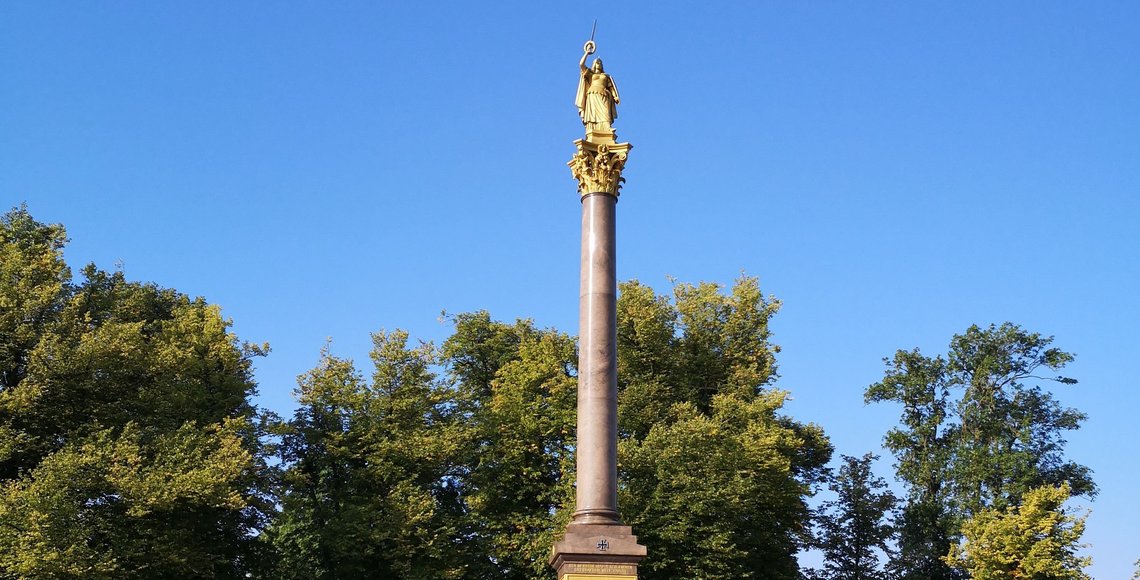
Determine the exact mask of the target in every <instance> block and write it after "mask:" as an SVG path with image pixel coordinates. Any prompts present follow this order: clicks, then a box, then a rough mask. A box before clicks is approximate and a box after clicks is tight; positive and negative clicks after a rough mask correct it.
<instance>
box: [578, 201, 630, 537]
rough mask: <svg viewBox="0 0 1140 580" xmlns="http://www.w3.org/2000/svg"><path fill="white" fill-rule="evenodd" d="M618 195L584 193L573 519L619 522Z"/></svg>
mask: <svg viewBox="0 0 1140 580" xmlns="http://www.w3.org/2000/svg"><path fill="white" fill-rule="evenodd" d="M616 206H617V197H616V196H615V195H612V194H608V193H593V194H588V195H586V196H584V197H583V198H582V277H581V287H580V288H581V290H580V293H579V310H578V316H579V318H578V329H579V333H578V348H579V352H578V448H577V466H578V469H577V471H578V488H577V506H576V508H577V509H576V510H575V512H574V522H576V523H582V524H617V523H619V522H620V520H619V517H618V509H617V274H616V270H617V254H616V235H615V218H616V211H615V210H616Z"/></svg>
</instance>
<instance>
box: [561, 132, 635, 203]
mask: <svg viewBox="0 0 1140 580" xmlns="http://www.w3.org/2000/svg"><path fill="white" fill-rule="evenodd" d="M574 144H575V145H577V147H578V151H577V152H575V153H574V156H573V157H571V158H570V161H569V163H567V165H569V166H570V173H571V174H572V175H573V176H574V179H577V180H578V194H579V195H582V196H585V195H587V194H591V193H608V194H610V195H612V196H614V197H617V196H618V195H619V192H620V190H621V184H622V182H623V181H625V178H624V177H622V176H621V172H622V170H623V169H625V160H626V158H628V157H629V150H630V149H631V148H632V146H631V145H630V144H629V143H594V142H591V141H589V140H585V139H579V140H577V141H575V142H574Z"/></svg>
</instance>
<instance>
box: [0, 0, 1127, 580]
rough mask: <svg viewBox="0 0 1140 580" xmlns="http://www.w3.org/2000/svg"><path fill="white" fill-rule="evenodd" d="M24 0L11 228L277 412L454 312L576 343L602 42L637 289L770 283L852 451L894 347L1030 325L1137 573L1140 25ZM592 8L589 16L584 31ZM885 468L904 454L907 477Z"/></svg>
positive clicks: (2, 66)
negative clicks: (23, 225) (221, 366)
mask: <svg viewBox="0 0 1140 580" xmlns="http://www.w3.org/2000/svg"><path fill="white" fill-rule="evenodd" d="M582 6H583V5H582V4H581V3H574V4H571V3H566V4H565V7H559V6H556V5H555V4H554V3H462V4H461V3H455V4H444V3H428V2H423V3H413V2H406V3H379V2H376V3H365V2H341V3H335V4H330V3H316V2H304V3H302V2H293V3H272V4H271V3H250V2H245V3H223V2H196V3H180V4H175V3H153V2H114V3H111V2H107V3H80V2H64V3H55V2H37V3H32V2H6V3H3V4H0V70H2V71H3V85H2V86H3V89H2V90H0V202H3V205H4V206H5V207H11V206H13V205H16V204H18V203H20V202H24V201H26V202H27V203H28V206H29V209H30V210H31V211H32V213H33V215H35V216H36V217H37V218H38V219H40V220H41V221H48V222H60V223H63V224H65V225H66V226H67V228H68V231H69V233H70V236H71V238H72V240H73V241H72V243H71V245H70V246H69V247H68V250H67V257H68V260H69V261H70V263H71V264H72V265H73V266H74V267H76V268H78V266H80V265H81V264H83V263H86V262H89V261H94V262H95V263H97V264H99V265H100V266H102V267H104V268H108V269H110V268H114V267H115V264H116V263H121V264H122V267H123V268H124V270H125V271H126V274H127V275H128V277H130V278H133V279H141V280H148V281H154V282H157V283H159V284H161V285H164V286H170V287H174V288H178V289H179V290H181V291H183V292H186V293H189V294H192V295H203V296H206V297H207V298H208V299H209V300H211V301H213V302H216V303H218V304H221V305H222V306H223V308H224V311H225V313H226V314H227V316H229V317H232V318H233V320H234V327H235V329H236V331H237V333H238V334H239V336H240V337H242V338H243V339H246V340H251V341H258V342H260V341H268V342H270V343H271V345H272V347H273V353H272V354H271V355H270V356H269V357H268V358H266V359H264V360H261V361H258V368H257V378H258V381H259V383H260V385H261V398H260V400H261V403H262V404H263V405H265V406H266V407H269V408H272V409H275V410H278V411H280V412H288V411H289V410H290V409H291V407H292V400H291V396H290V391H291V389H292V388H293V386H294V384H295V383H294V378H295V377H296V375H298V374H300V373H302V372H304V371H305V370H306V369H308V368H309V367H311V366H312V365H313V364H314V363H315V362H316V360H317V357H318V354H319V350H320V348H321V347H322V345H324V344H325V342H326V340H327V338H328V337H331V338H332V341H333V342H332V350H333V352H334V353H335V354H338V355H342V356H349V357H353V358H356V359H357V360H366V359H365V356H364V355H365V353H366V352H367V348H368V345H369V333H370V332H372V331H375V330H377V329H380V328H388V329H392V328H397V327H399V328H406V329H408V330H409V331H410V332H411V333H412V334H413V336H416V337H420V338H422V339H425V340H436V341H438V340H440V339H442V338H444V337H446V336H447V334H448V331H449V328H448V326H447V325H446V324H443V323H441V322H440V321H439V313H440V311H441V310H447V311H449V312H463V311H468V310H473V309H480V308H485V309H488V310H490V311H491V313H492V314H493V315H494V316H495V317H497V318H500V319H505V320H511V319H514V318H515V317H529V318H533V319H534V320H535V321H536V323H537V324H539V325H540V326H553V327H557V328H559V329H562V330H565V331H568V332H571V333H573V332H576V325H577V318H576V316H577V314H576V308H577V279H578V272H577V268H578V235H579V232H578V228H579V216H578V211H579V203H578V199H577V196H576V195H575V190H574V182H573V180H572V179H571V178H570V175H569V170H568V169H567V168H566V166H565V163H566V161H567V160H568V159H569V157H570V155H571V153H572V152H573V146H572V145H571V141H572V140H573V139H575V138H577V137H578V136H579V135H580V134H581V131H582V128H581V124H580V123H579V121H578V118H577V114H576V111H575V109H574V105H573V96H574V88H575V83H576V78H577V77H576V75H577V72H576V68H577V61H578V58H579V57H580V55H581V52H580V51H581V46H582V43H583V41H584V40H585V39H586V37H587V36H588V35H589V31H590V25H591V23H592V21H593V19H594V18H598V19H599V24H598V32H597V41H598V47H599V55H600V56H602V57H603V58H604V59H605V62H606V68H607V71H608V72H610V73H612V74H613V75H614V78H615V79H616V82H617V85H618V88H619V89H620V92H621V96H622V103H621V106H620V108H619V119H618V122H617V123H616V127H617V130H618V133H619V135H620V136H621V137H622V138H623V139H625V140H629V141H631V142H632V143H633V144H634V150H633V152H632V156H631V159H630V162H629V165H628V168H627V170H626V177H627V180H628V181H627V184H626V186H625V189H624V190H623V195H622V198H621V203H620V204H619V206H618V212H619V240H618V245H619V265H618V271H619V276H620V277H621V278H622V279H629V278H637V279H640V280H641V281H643V282H645V283H647V284H650V285H653V286H654V287H656V288H658V289H659V290H662V291H668V289H669V287H670V285H669V282H668V278H667V277H669V276H673V277H675V278H676V279H678V280H680V281H686V282H697V281H701V280H710V281H717V282H721V283H724V284H728V283H731V281H732V280H733V279H734V278H736V277H737V276H738V275H739V274H740V273H741V272H742V271H743V272H745V273H747V274H749V275H756V276H759V277H760V279H761V284H762V286H763V287H764V289H765V291H766V292H769V293H772V294H775V295H776V296H777V297H779V298H780V299H781V300H782V301H783V302H784V308H783V310H782V311H781V312H780V314H779V315H778V316H777V318H776V319H775V321H774V323H773V327H774V332H775V341H776V342H777V343H779V344H780V345H781V346H782V347H783V352H782V353H781V355H780V358H779V362H780V371H781V374H782V379H781V385H782V386H784V387H785V388H788V389H790V390H791V391H792V392H793V395H794V396H795V400H794V401H792V402H791V403H790V404H789V412H790V413H791V414H792V415H794V416H795V417H797V418H798V419H801V420H808V421H814V422H817V423H819V424H821V425H822V426H823V427H824V428H825V430H826V431H827V432H828V433H829V435H830V436H831V437H832V440H833V442H834V443H835V445H836V447H837V451H838V452H839V453H845V454H849V455H861V454H862V453H864V452H866V451H879V449H880V447H879V446H880V442H881V437H882V434H883V433H884V432H885V431H886V430H887V429H888V428H890V427H891V426H892V425H893V424H894V423H895V421H896V419H897V410H896V409H892V408H889V407H887V406H876V407H864V406H863V403H862V393H863V389H864V388H865V387H866V386H867V385H868V384H870V383H872V382H875V381H876V380H877V379H878V378H880V377H881V376H882V369H883V365H882V362H881V359H882V357H884V356H889V355H891V354H892V353H893V352H894V350H896V349H898V348H908V349H909V348H913V347H919V348H921V349H922V350H923V351H924V352H926V353H928V354H935V353H940V352H944V351H945V349H946V345H947V344H948V342H949V339H950V337H951V336H952V335H953V334H954V333H957V332H961V331H963V330H965V329H966V328H967V327H968V326H969V325H970V324H973V323H979V324H988V323H990V322H996V323H1000V322H1002V321H1006V320H1009V321H1013V322H1015V323H1018V324H1021V325H1022V326H1024V327H1026V328H1028V329H1030V330H1034V331H1038V332H1041V333H1044V334H1048V335H1055V336H1056V344H1057V345H1058V346H1060V347H1062V348H1065V349H1066V350H1070V351H1073V352H1075V353H1077V361H1076V362H1075V363H1074V364H1073V365H1071V367H1070V368H1069V369H1068V373H1067V374H1069V375H1071V376H1073V377H1076V378H1077V379H1079V380H1080V384H1079V385H1077V386H1075V387H1065V388H1062V389H1060V390H1058V391H1056V393H1057V396H1058V397H1059V398H1060V399H1061V401H1062V402H1063V403H1065V404H1068V405H1071V406H1075V407H1077V408H1079V409H1081V410H1084V411H1086V412H1087V413H1088V414H1089V417H1090V418H1089V421H1088V423H1087V424H1086V426H1085V428H1084V429H1082V430H1081V431H1079V432H1077V433H1074V434H1073V435H1072V436H1071V437H1070V445H1069V457H1071V458H1072V459H1074V460H1077V461H1079V462H1082V463H1084V464H1087V465H1089V466H1090V467H1092V468H1093V469H1094V471H1095V476H1096V480H1097V482H1098V484H1099V485H1100V486H1101V490H1102V492H1101V495H1100V497H1099V498H1098V499H1097V500H1096V501H1095V502H1091V503H1088V502H1085V503H1084V504H1082V505H1084V506H1085V507H1089V508H1091V509H1092V515H1091V517H1090V520H1089V527H1088V531H1087V533H1086V535H1085V539H1086V541H1088V542H1089V543H1090V544H1091V547H1090V548H1089V549H1088V551H1087V552H1088V553H1089V554H1091V555H1092V556H1093V557H1094V558H1095V560H1096V563H1095V565H1094V566H1093V568H1091V569H1090V572H1091V573H1092V575H1093V576H1094V577H1097V578H1124V577H1127V576H1128V574H1129V572H1130V570H1131V562H1132V561H1134V560H1135V559H1136V558H1137V557H1140V543H1138V542H1137V540H1136V539H1135V538H1138V537H1140V524H1138V523H1137V522H1140V502H1137V501H1136V500H1135V493H1134V490H1135V489H1136V481H1137V479H1138V477H1140V470H1138V469H1137V459H1136V458H1137V457H1138V456H1140V426H1138V425H1140V421H1136V420H1135V414H1136V409H1137V408H1140V394H1138V389H1137V388H1136V387H1137V384H1136V383H1137V380H1136V378H1135V373H1134V368H1133V367H1134V364H1133V360H1134V357H1135V354H1134V353H1135V351H1136V344H1137V341H1136V330H1137V329H1138V328H1140V307H1138V306H1137V300H1136V297H1135V295H1136V292H1137V287H1138V286H1140V265H1138V261H1140V260H1138V256H1137V254H1138V249H1140V228H1138V227H1137V222H1138V218H1140V197H1138V195H1137V193H1138V191H1140V163H1137V161H1138V160H1140V115H1138V114H1137V104H1138V103H1140V75H1137V71H1138V70H1140V56H1138V55H1140V50H1138V48H1140V46H1138V44H1140V41H1138V40H1137V39H1138V38H1140V30H1138V29H1140V5H1137V4H1135V3H1126V2H1098V3H1094V4H1082V5H1079V6H1078V5H1076V4H1071V3H1057V2H1006V3H997V4H995V3H982V2H962V3H938V4H936V3H914V2H877V3H839V2H812V3H807V2H804V3H738V4H723V5H716V6H696V5H692V6H685V5H682V4H680V3H669V2H656V3H649V2H621V3H614V5H613V6H608V7H604V8H603V4H601V3H598V4H597V5H596V6H593V7H590V8H583V7H582ZM587 10H594V11H593V12H589V11H587ZM888 465H889V462H884V463H883V466H882V467H883V468H884V470H885V468H886V467H887V466H888Z"/></svg>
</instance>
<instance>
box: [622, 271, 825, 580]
mask: <svg viewBox="0 0 1140 580" xmlns="http://www.w3.org/2000/svg"><path fill="white" fill-rule="evenodd" d="M721 290H722V289H721V288H720V287H719V286H718V285H716V284H710V283H704V284H699V285H695V286H694V285H688V284H677V285H676V286H675V287H674V289H673V296H672V300H670V299H669V297H665V296H658V295H657V294H655V293H654V292H653V291H652V290H651V289H650V288H648V287H646V286H643V285H641V284H639V283H637V282H636V281H635V282H629V283H625V284H622V285H621V295H620V297H619V299H618V381H619V384H618V388H619V408H618V422H619V429H620V431H621V441H620V442H619V447H618V462H619V473H620V475H621V477H622V480H623V481H624V484H623V486H622V487H621V488H620V489H619V498H620V502H621V503H620V505H621V510H622V514H623V517H624V519H625V520H626V522H627V523H630V524H632V525H633V528H634V530H635V531H636V532H637V533H638V538H639V540H640V541H641V542H642V543H644V544H645V545H646V546H647V547H648V549H649V553H650V554H652V557H651V558H650V559H648V560H647V561H646V562H645V563H644V564H643V565H642V566H641V568H640V575H641V577H643V578H646V579H654V578H675V577H678V576H685V577H689V576H692V577H702V578H750V577H763V578H798V577H799V574H800V573H799V567H798V563H797V562H796V558H795V554H796V553H797V552H798V551H799V550H800V549H802V548H803V547H804V546H806V545H807V543H808V541H809V537H810V533H809V529H808V524H809V522H810V511H809V509H808V507H807V504H806V498H807V497H808V496H810V495H811V494H812V493H813V492H814V489H815V487H816V486H818V485H820V484H821V483H822V481H823V478H824V465H825V464H826V463H827V461H828V460H829V459H830V456H831V446H830V443H829V442H828V441H827V438H826V437H825V436H824V435H823V432H822V430H821V429H819V428H818V427H816V426H814V425H805V424H802V423H797V422H795V421H793V420H792V419H790V418H789V417H787V416H785V415H782V414H781V413H780V409H781V407H782V406H783V402H784V400H785V399H786V397H787V393H786V392H785V391H781V390H778V389H775V388H773V387H772V383H773V382H774V381H775V379H776V378H777V375H776V364H775V355H776V353H777V352H778V351H779V348H778V347H777V346H776V345H774V344H771V343H770V342H769V337H770V333H769V330H768V321H769V320H770V318H771V317H772V316H773V315H774V314H775V313H776V311H777V310H778V309H779V302H778V301H776V300H775V299H772V298H765V297H764V296H763V295H762V294H761V293H760V289H759V284H758V282H757V280H756V279H755V278H747V277H742V278H741V279H739V280H737V282H736V283H735V284H734V285H733V287H732V289H731V292H730V293H728V294H727V295H726V294H724V293H722V292H721Z"/></svg>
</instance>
